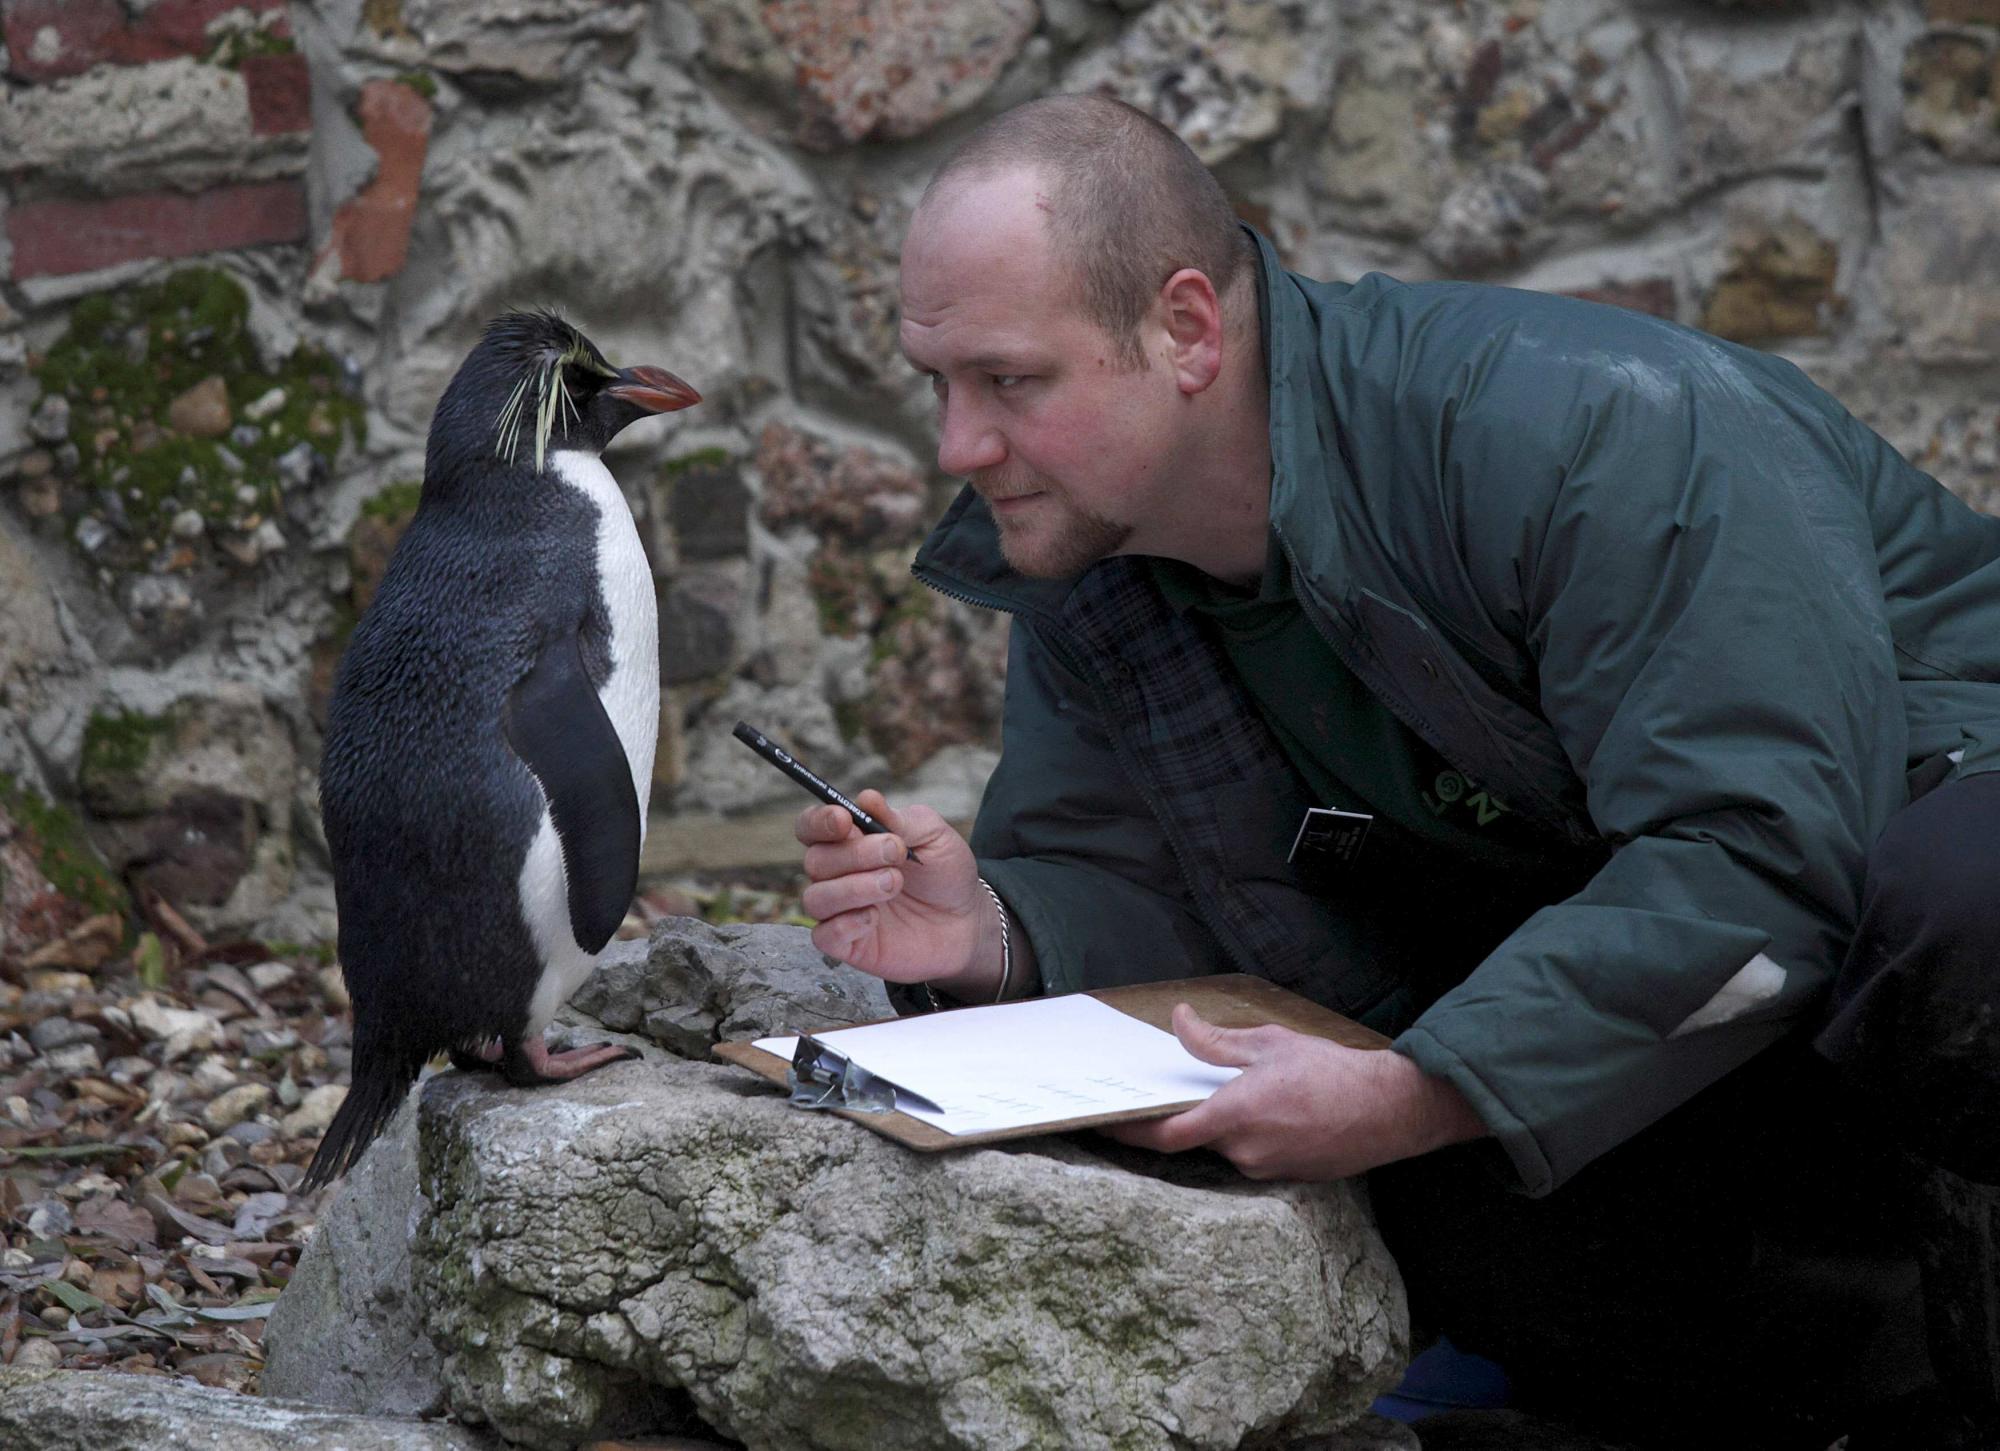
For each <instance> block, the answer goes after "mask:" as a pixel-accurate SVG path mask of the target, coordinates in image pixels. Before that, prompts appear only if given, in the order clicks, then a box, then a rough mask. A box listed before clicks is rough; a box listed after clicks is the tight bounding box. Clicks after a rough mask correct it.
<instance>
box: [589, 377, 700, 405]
mask: <svg viewBox="0 0 2000 1451" xmlns="http://www.w3.org/2000/svg"><path fill="white" fill-rule="evenodd" d="M605 391H606V392H608V393H610V394H611V396H612V397H613V398H622V399H624V400H625V401H626V402H627V403H630V404H631V405H632V406H633V407H635V408H643V409H645V410H646V411H647V412H648V413H672V412H674V411H676V410H677V409H681V408H692V407H693V406H694V405H695V404H697V403H699V402H701V394H699V393H697V392H695V391H694V389H693V387H691V386H690V385H689V384H688V383H687V382H685V381H684V380H682V379H680V378H676V377H675V376H674V375H673V374H672V373H669V372H668V371H667V370H666V369H665V368H626V369H624V370H623V371H621V372H620V373H619V374H618V381H617V382H616V383H613V384H612V385H611V386H610V387H609V388H608V389H606V390H605Z"/></svg>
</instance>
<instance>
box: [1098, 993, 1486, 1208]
mask: <svg viewBox="0 0 2000 1451" xmlns="http://www.w3.org/2000/svg"><path fill="white" fill-rule="evenodd" d="M1174 1034H1175V1036H1177V1037H1178V1038H1179V1039H1180V1040H1181V1044H1182V1046H1183V1047H1185V1048H1186V1049H1187V1050H1188V1052H1190V1053H1192V1054H1193V1055H1194V1056H1195V1057H1197V1058H1199V1059H1201V1061H1202V1062H1204V1063H1215V1064H1219V1065H1221V1066H1223V1067H1226V1068H1241V1069H1242V1070H1243V1072H1242V1073H1241V1074H1239V1075H1238V1076H1237V1077H1236V1078H1234V1079H1232V1080H1231V1081H1230V1082H1228V1083H1225V1084H1224V1085H1223V1086H1222V1087H1221V1088H1220V1089H1218V1090H1217V1091H1216V1092H1215V1094H1214V1095H1213V1096H1212V1097H1210V1098H1209V1099H1208V1100H1207V1101H1206V1102H1204V1103H1201V1104H1198V1105H1196V1106H1195V1107H1194V1108H1191V1109H1189V1110H1188V1111H1187V1112H1185V1113H1177V1114H1175V1115H1174V1116H1173V1117H1172V1118H1165V1119H1152V1120H1149V1121H1147V1122H1145V1123H1133V1124H1116V1125H1113V1126H1112V1127H1110V1128H1107V1129H1105V1130H1104V1132H1105V1133H1107V1134H1110V1135H1111V1136H1112V1137H1113V1138H1115V1139H1117V1140H1119V1141H1120V1142H1121V1143H1127V1144H1135V1145H1137V1146H1139V1147H1140V1148H1147V1149H1159V1150H1162V1151H1163V1152H1166V1153H1178V1152H1180V1151H1181V1150H1183V1149H1198V1148H1209V1149H1214V1150H1215V1151H1216V1152H1217V1153H1219V1154H1221V1155H1223V1156H1224V1157H1225V1158H1227V1159H1228V1160H1229V1161H1230V1163H1232V1164H1234V1165H1235V1166H1236V1167H1237V1168H1238V1169H1239V1170H1241V1171H1242V1172H1243V1173H1244V1174H1245V1175H1247V1176H1248V1177H1250V1178H1252V1179H1343V1178H1346V1177H1347V1176H1348V1175H1350V1174H1360V1173H1363V1172H1365V1171H1366V1170H1369V1169H1373V1168H1375V1167H1376V1166H1377V1165H1379V1164H1387V1163H1389V1162H1391V1161H1392V1160H1395V1159H1407V1158H1409V1157H1411V1156H1412V1155H1415V1154H1422V1153H1428V1152H1429V1151H1430V1150H1432V1149H1439V1148H1443V1147H1444V1146H1445V1145H1447V1144H1456V1143H1460V1142H1463V1141H1464V1140H1466V1139H1475V1138H1479V1137H1481V1136H1482V1135H1484V1134H1485V1133H1486V1126H1485V1124H1483V1123H1482V1122H1480V1119H1479V1116H1478V1115H1477V1114H1476V1113H1474V1112H1473V1111H1472V1105H1471V1104H1469V1103H1467V1102H1466V1101H1465V1097H1464V1095H1462V1094H1461V1093H1459V1091H1458V1090H1457V1089H1456V1088H1454V1087H1452V1086H1451V1085H1450V1084H1449V1083H1446V1082H1445V1081H1444V1080H1443V1079H1439V1078H1432V1077H1430V1076H1428V1075H1427V1074H1425V1073H1424V1071H1423V1070H1422V1069H1420V1068H1418V1067H1417V1065H1416V1064H1414V1063H1412V1062H1411V1061H1410V1060H1409V1059H1407V1058H1405V1057H1404V1056H1403V1055H1402V1054H1400V1053H1391V1052H1388V1051H1386V1050H1381V1049H1367V1048H1347V1047H1343V1046H1342V1045H1341V1044H1339V1043H1329V1042H1328V1041H1326V1039H1324V1038H1314V1037H1311V1036H1309V1035H1307V1034H1305V1033H1295V1032H1293V1031H1292V1030H1291V1029H1289V1028H1280V1027H1277V1026H1275V1025H1267V1026H1265V1027H1261V1028H1218V1027H1217V1026H1215V1025H1214V1024H1213V1023H1210V1022H1207V1021H1206V1020H1204V1019H1203V1018H1202V1017H1201V1016H1200V1015H1198V1014H1197V1013H1196V1012H1195V1010H1194V1009H1193V1008H1191V1007H1189V1006H1188V1005H1187V1004H1186V1003H1182V1004H1180V1005H1179V1006H1178V1007H1176V1008H1175V1009H1174Z"/></svg>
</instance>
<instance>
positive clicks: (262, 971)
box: [243, 962, 293, 993]
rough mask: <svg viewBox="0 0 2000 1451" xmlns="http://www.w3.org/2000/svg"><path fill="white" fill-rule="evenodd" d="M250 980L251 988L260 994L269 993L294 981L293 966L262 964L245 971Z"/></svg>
mask: <svg viewBox="0 0 2000 1451" xmlns="http://www.w3.org/2000/svg"><path fill="white" fill-rule="evenodd" d="M243 973H244V976H245V977H248V978H249V979H250V986H252V987H254V988H256V989H257V991H258V992H260V993H267V992H269V991H270V990H271V989H272V988H274V987H279V986H281V985H283V984H285V983H288V982H290V981H291V980H292V975H293V974H292V965H291V964H290V963H289V962H260V963H258V964H257V965H256V966H255V967H247V968H245V969H244V970H243Z"/></svg>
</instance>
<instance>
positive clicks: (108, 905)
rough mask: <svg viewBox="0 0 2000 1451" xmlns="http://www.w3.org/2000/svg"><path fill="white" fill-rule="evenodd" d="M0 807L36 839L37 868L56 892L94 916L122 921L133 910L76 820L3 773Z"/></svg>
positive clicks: (0, 780)
mask: <svg viewBox="0 0 2000 1451" xmlns="http://www.w3.org/2000/svg"><path fill="white" fill-rule="evenodd" d="M0 808H4V809H5V811H6V813H7V815H8V816H10V817H12V818H13V820H14V823H15V825H17V826H19V827H21V828H22V829H23V830H25V831H26V832H27V833H28V834H29V835H31V836H32V837H33V838H34V840H35V843H36V847H37V848H38V849H36V850H34V856H35V864H36V865H37V866H38V867H39V868H40V869H41V873H42V875H43V876H45V877H47V878H48V879H49V884H50V885H51V886H53V887H54V888H55V889H56V890H57V891H58V892H61V893H62V894H63V895H64V896H65V897H67V898H69V899H70V900H71V901H72V902H75V903H78V904H79V905H81V906H82V907H84V908H86V909H87V910H88V911H89V912H90V913H91V914H92V915H99V914H102V913H105V912H113V913H116V914H117V915H119V916H121V917H122V916H125V915H126V914H127V913H128V912H130V910H131V905H132V904H131V901H130V899H129V898H128V897H127V896H126V894H125V888H124V887H123V886H122V885H120V883H119V881H118V879H117V877H115V876H113V875H112V874H111V870H110V868H108V867H106V866H105V864H104V859H103V858H102V857H100V856H98V854H97V851H96V849H95V848H93V847H92V846H91V844H90V840H89V838H88V837H86V836H85V835H84V833H83V827H82V825H81V824H80V823H79V822H78V821H77V819H76V818H75V817H74V816H72V815H71V814H70V813H69V812H67V811H65V810H63V809H62V808H61V807H60V806H56V805H54V804H52V803H51V802H48V801H44V800H43V799H42V798H41V797H40V796H39V795H37V794H36V793H35V792H34V791H31V790H29V789H28V788H26V787H24V786H22V785H21V784H20V783H19V782H17V781H16V780H15V779H14V778H13V777H12V776H10V775H8V774H6V773H5V772H0Z"/></svg>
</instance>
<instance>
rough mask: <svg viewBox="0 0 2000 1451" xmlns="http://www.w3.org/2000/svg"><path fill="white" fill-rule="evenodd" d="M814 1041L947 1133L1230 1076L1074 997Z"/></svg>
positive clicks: (1154, 1103)
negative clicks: (883, 1082) (893, 1090)
mask: <svg viewBox="0 0 2000 1451" xmlns="http://www.w3.org/2000/svg"><path fill="white" fill-rule="evenodd" d="M814 1037H815V1038H816V1039H817V1040H818V1041H819V1042H821V1043H824V1044H825V1045H826V1046H827V1047H829V1048H831V1049H833V1050H834V1051H835V1052H837V1053H840V1054H842V1055H844V1056H845V1057H846V1058H847V1059H848V1060H849V1061H851V1062H854V1063H857V1064H859V1065H860V1066H861V1067H863V1068H865V1069H867V1070H868V1071H869V1072H870V1073H872V1074H874V1075H875V1076H876V1077H878V1078H884V1079H887V1080H888V1081H889V1082H890V1083H893V1084H895V1085H896V1087H897V1088H898V1089H901V1090H905V1092H902V1093H899V1094H898V1095H897V1102H896V1107H897V1108H898V1109H900V1110H901V1111H902V1112H904V1113H906V1114H909V1115H910V1116H911V1117H912V1118H917V1119H922V1120H923V1121H924V1122H925V1123H927V1124H933V1125H935V1126H936V1127H938V1128H941V1129H943V1130H944V1131H945V1132H946V1133H949V1134H980V1133H987V1132H990V1131H992V1130H996V1129H1011V1128H1023V1127H1026V1126H1028V1125H1031V1124H1039V1123H1053V1122H1057V1121H1059V1120H1062V1119H1072V1118H1084V1117H1087V1116H1089V1115H1092V1114H1100V1113H1117V1112H1120V1111H1122V1110H1125V1109H1133V1108H1157V1107H1161V1106H1163V1105H1165V1104H1172V1103H1190V1102H1193V1101H1196V1100H1199V1099H1204V1098H1207V1097H1208V1096H1209V1095H1210V1094H1212V1093H1214V1092H1215V1090H1216V1089H1218V1088H1220V1087H1222V1085H1223V1084H1225V1083H1227V1082H1229V1080H1230V1079H1232V1078H1234V1077H1235V1076H1236V1075H1237V1074H1238V1073H1239V1072H1241V1071H1242V1070H1241V1069H1237V1068H1217V1067H1215V1066H1214V1065H1212V1064H1208V1063H1203V1062H1202V1061H1201V1060H1200V1059H1199V1058H1196V1057H1195V1056H1194V1055H1193V1054H1191V1053H1189V1052H1188V1051H1187V1049H1185V1048H1183V1047H1181V1044H1180V1040H1179V1039H1178V1038H1176V1037H1174V1035H1173V1034H1172V1033H1165V1032H1162V1031H1161V1030H1160V1029H1158V1028H1155V1027H1153V1026H1152V1025H1151V1024H1149V1023H1142V1022H1140V1021H1139V1020H1138V1019H1137V1018H1134V1017H1131V1016H1128V1015H1127V1014H1125V1013H1121V1012H1119V1011H1118V1010H1117V1009H1116V1008H1110V1007H1106V1006H1105V1005H1104V1004H1103V1003H1100V1002H1099V1001H1098V1000H1097V999H1096V998H1093V997H1088V996H1085V995H1084V994H1081V993H1075V994H1069V995H1066V996H1063V997H1054V998H1031V999H1029V1000H1027V1001H1025V1002H1018V1003H1001V1004H999V1005H998V1006H996V1007H990V1008H964V1009H960V1010H958V1011H955V1012H948V1013H927V1014H923V1015H921V1016H918V1017H911V1018H899V1019H898V1020H897V1021H895V1022H893V1023H872V1024H870V1025H868V1026H867V1027H863V1028H837V1029H835V1030H834V1031H832V1032H829V1033H817V1034H814ZM798 1041H799V1040H798V1039H797V1038H760V1039H758V1040H757V1046H758V1047H759V1048H762V1049H763V1050H764V1051H766V1052H767V1053H775V1054H777V1055H778V1057H780V1058H783V1059H784V1060H785V1061H786V1062H788V1063H789V1062H790V1061H791V1057H792V1052H793V1050H794V1049H795V1048H796V1047H797V1046H798ZM912 1094H918V1095H921V1096H922V1097H923V1098H925V1099H928V1100H930V1103H931V1104H935V1105H937V1107H936V1108H932V1107H931V1106H930V1105H929V1104H924V1103H921V1102H918V1101H917V1100H915V1099H913V1098H911V1097H910V1095H912Z"/></svg>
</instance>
